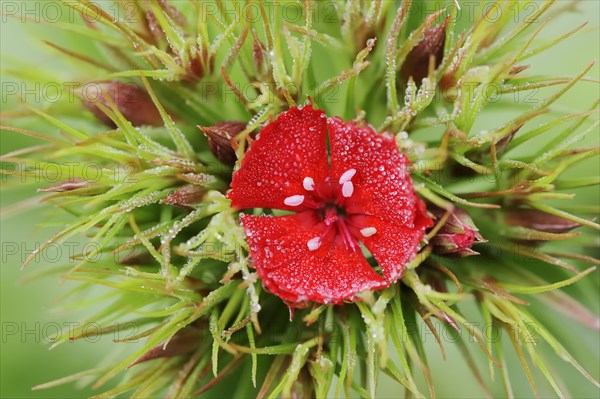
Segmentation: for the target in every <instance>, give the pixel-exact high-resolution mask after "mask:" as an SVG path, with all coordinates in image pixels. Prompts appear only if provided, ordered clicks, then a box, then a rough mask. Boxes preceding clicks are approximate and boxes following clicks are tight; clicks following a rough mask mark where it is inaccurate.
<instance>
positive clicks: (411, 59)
mask: <svg viewBox="0 0 600 399" xmlns="http://www.w3.org/2000/svg"><path fill="white" fill-rule="evenodd" d="M447 25H448V18H446V19H445V20H444V22H442V23H441V24H439V25H437V26H434V27H433V28H430V29H428V30H426V31H425V32H424V33H423V39H422V40H421V41H420V42H419V43H417V45H416V46H415V47H413V49H412V50H411V51H410V52H409V53H408V55H407V56H406V60H404V63H403V64H402V68H401V69H400V77H401V78H402V80H403V81H404V82H407V81H408V79H409V78H410V77H411V76H412V78H413V80H414V81H415V83H416V84H417V85H419V84H420V83H421V80H423V78H425V77H427V74H428V72H429V58H430V57H431V56H434V57H435V67H436V68H437V67H438V66H439V65H440V64H441V62H442V58H443V56H444V43H445V42H446V26H447Z"/></svg>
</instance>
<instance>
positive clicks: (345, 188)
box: [342, 181, 354, 198]
mask: <svg viewBox="0 0 600 399" xmlns="http://www.w3.org/2000/svg"><path fill="white" fill-rule="evenodd" d="M353 192H354V184H352V182H351V181H347V182H345V183H344V184H343V185H342V195H343V196H344V197H346V198H350V197H352V193H353Z"/></svg>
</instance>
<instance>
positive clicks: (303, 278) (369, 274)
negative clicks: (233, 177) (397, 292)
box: [242, 211, 388, 304]
mask: <svg viewBox="0 0 600 399" xmlns="http://www.w3.org/2000/svg"><path fill="white" fill-rule="evenodd" d="M242 223H243V225H244V229H245V230H246V235H247V237H248V243H249V244H250V253H251V256H252V258H253V260H254V265H255V266H256V269H257V271H258V274H259V276H260V277H261V279H262V280H263V283H264V285H265V287H266V288H267V289H269V290H270V291H271V292H273V293H274V294H276V295H278V296H279V297H280V298H282V299H283V300H284V301H286V302H288V304H290V303H291V304H293V303H295V302H296V303H297V302H305V301H307V300H310V301H313V302H318V303H325V304H340V303H342V302H343V301H345V300H349V301H351V300H355V299H356V294H357V293H359V292H361V291H364V290H369V289H380V288H383V287H386V286H387V285H388V283H387V281H386V280H385V279H384V278H382V277H381V276H380V275H379V274H377V273H376V272H375V271H374V270H373V268H372V267H371V266H370V265H369V264H368V263H367V261H366V260H365V258H364V256H363V255H362V253H361V252H360V251H356V252H354V251H349V250H347V249H346V248H345V246H344V245H343V243H341V242H340V240H336V241H330V242H323V243H322V244H321V246H320V247H319V248H318V249H317V250H315V251H311V250H309V249H308V245H307V243H308V241H309V240H310V239H312V238H314V237H320V236H321V235H322V234H323V232H324V231H325V224H324V223H323V222H321V221H319V219H318V217H317V215H316V213H314V212H311V211H308V212H302V213H298V214H294V215H290V216H280V217H270V216H248V215H246V216H243V217H242Z"/></svg>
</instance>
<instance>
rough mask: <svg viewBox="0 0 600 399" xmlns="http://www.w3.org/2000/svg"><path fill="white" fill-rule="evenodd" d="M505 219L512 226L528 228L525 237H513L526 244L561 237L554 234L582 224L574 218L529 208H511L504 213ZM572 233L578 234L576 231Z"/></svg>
mask: <svg viewBox="0 0 600 399" xmlns="http://www.w3.org/2000/svg"><path fill="white" fill-rule="evenodd" d="M504 221H505V222H506V224H508V225H510V226H515V227H517V228H518V227H523V228H525V229H527V230H525V231H526V232H527V233H528V234H526V237H525V238H523V237H512V238H513V239H514V241H517V242H519V243H522V244H525V245H536V244H543V243H544V242H546V241H548V240H553V239H557V238H558V237H560V236H558V237H557V236H555V237H553V236H552V234H564V233H567V232H569V231H570V230H573V229H574V228H576V227H579V226H581V224H580V223H577V222H573V221H572V220H569V219H565V218H562V217H560V216H556V215H552V214H550V213H546V212H542V211H538V210H537V209H529V208H517V209H512V210H509V211H508V212H506V213H505V214H504ZM548 233H549V234H548ZM571 234H574V235H576V233H571ZM563 239H564V238H563Z"/></svg>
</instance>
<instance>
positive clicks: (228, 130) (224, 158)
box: [198, 121, 246, 165]
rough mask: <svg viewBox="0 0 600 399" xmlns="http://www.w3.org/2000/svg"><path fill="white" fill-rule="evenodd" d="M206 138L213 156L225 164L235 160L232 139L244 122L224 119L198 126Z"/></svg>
mask: <svg viewBox="0 0 600 399" xmlns="http://www.w3.org/2000/svg"><path fill="white" fill-rule="evenodd" d="M198 128H199V129H200V130H201V131H202V133H204V135H205V136H206V138H207V139H208V146H209V148H210V151H211V152H212V153H213V155H214V156H215V157H217V159H218V160H219V161H221V162H223V163H224V164H225V165H233V164H235V161H236V160H237V157H236V155H235V149H234V147H233V145H234V144H233V142H232V139H233V138H234V137H235V136H237V135H238V134H240V133H241V132H242V130H244V129H245V128H246V123H245V122H240V121H225V122H219V123H217V124H215V125H212V126H209V127H202V126H198Z"/></svg>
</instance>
